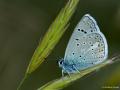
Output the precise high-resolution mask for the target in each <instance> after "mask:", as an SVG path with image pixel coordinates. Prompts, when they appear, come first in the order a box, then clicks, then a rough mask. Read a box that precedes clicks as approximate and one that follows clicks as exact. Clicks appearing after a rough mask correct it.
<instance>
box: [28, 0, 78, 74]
mask: <svg viewBox="0 0 120 90" xmlns="http://www.w3.org/2000/svg"><path fill="white" fill-rule="evenodd" d="M78 2H79V0H69V2H68V3H67V4H66V6H65V7H64V8H63V9H62V10H61V11H60V13H59V14H58V16H57V18H56V19H55V21H54V22H53V23H52V25H51V26H50V27H49V29H48V31H47V33H46V34H45V36H44V37H43V40H42V41H41V42H40V44H39V45H38V47H37V49H36V50H35V52H34V54H33V56H32V59H31V61H30V64H29V66H28V68H27V71H26V74H30V73H32V72H33V71H35V70H36V69H37V68H38V67H39V66H40V64H41V63H42V62H43V61H44V60H45V58H46V57H47V56H48V55H49V54H50V52H51V51H52V50H53V48H54V47H55V45H56V44H57V42H58V41H59V40H60V38H61V37H62V35H63V34H64V32H65V30H66V29H67V27H68V25H69V24H68V22H69V20H70V18H71V16H72V15H73V13H74V12H75V9H76V6H77V4H78Z"/></svg>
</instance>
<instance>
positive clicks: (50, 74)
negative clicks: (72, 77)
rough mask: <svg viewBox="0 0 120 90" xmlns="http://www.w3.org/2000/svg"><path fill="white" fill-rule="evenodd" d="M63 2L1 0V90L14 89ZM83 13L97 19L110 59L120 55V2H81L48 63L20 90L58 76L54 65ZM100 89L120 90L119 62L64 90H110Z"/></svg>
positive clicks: (106, 0) (28, 88)
mask: <svg viewBox="0 0 120 90" xmlns="http://www.w3.org/2000/svg"><path fill="white" fill-rule="evenodd" d="M66 2H67V0H11V1H9V0H0V90H16V88H17V86H18V85H19V83H20V80H21V79H22V78H23V76H24V73H25V71H26V68H27V65H28V63H29V61H30V59H31V56H32V54H33V52H34V50H35V49H36V47H37V45H38V43H39V41H40V40H41V39H42V37H43V35H44V33H45V32H46V31H47V29H48V27H49V25H50V24H51V23H52V22H53V20H54V19H55V17H56V16H57V14H58V13H59V11H60V9H61V8H62V7H63V6H65V4H66ZM86 13H89V14H91V15H92V16H93V17H94V18H95V19H96V21H97V22H98V25H99V27H100V29H101V31H102V32H103V33H104V34H105V36H106V38H107V41H108V45H109V58H111V57H113V56H116V55H118V54H119V53H120V51H119V50H120V0H80V3H79V4H78V7H77V10H76V12H75V14H74V16H73V17H72V19H71V21H70V22H71V25H70V27H69V28H68V29H67V31H66V32H65V34H64V36H63V37H62V39H61V40H60V42H59V43H58V44H57V46H56V47H55V49H54V50H53V52H52V53H51V54H50V56H49V57H48V58H47V60H46V61H45V62H44V63H43V64H42V65H41V66H40V67H39V69H37V70H36V71H35V72H33V74H32V75H31V76H30V78H29V79H27V80H26V81H25V83H24V85H23V87H22V90H36V89H37V88H38V87H40V86H42V85H43V84H45V83H47V82H48V81H51V80H54V79H56V78H59V77H61V69H60V68H59V67H58V63H57V62H58V60H59V59H60V58H62V57H63V56H64V52H65V48H66V45H67V43H68V40H69V37H70V35H71V33H72V31H73V29H74V27H75V26H76V24H77V23H78V21H79V20H80V19H81V17H82V16H83V15H84V14H86ZM103 86H113V87H114V86H119V89H117V90H120V62H118V63H115V64H113V65H111V66H107V67H105V68H103V69H101V70H98V71H97V72H95V73H93V74H91V75H88V76H86V77H83V78H82V79H80V80H78V81H76V82H75V83H73V84H72V85H71V86H69V87H66V88H65V89H64V90H73V89H74V90H109V89H103V88H102V87H103ZM110 90H112V89H110ZM113 90H116V89H113Z"/></svg>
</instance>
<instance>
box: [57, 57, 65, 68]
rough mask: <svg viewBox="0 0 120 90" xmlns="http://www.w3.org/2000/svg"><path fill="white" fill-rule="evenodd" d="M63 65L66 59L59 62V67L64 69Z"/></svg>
mask: <svg viewBox="0 0 120 90" xmlns="http://www.w3.org/2000/svg"><path fill="white" fill-rule="evenodd" d="M63 63H64V59H60V61H59V62H58V64H59V67H61V68H62V67H63Z"/></svg>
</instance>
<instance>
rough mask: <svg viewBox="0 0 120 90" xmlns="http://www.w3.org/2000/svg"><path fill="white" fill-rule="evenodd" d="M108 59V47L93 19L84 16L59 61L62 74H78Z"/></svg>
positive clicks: (87, 15)
mask: <svg viewBox="0 0 120 90" xmlns="http://www.w3.org/2000/svg"><path fill="white" fill-rule="evenodd" d="M107 57H108V45H107V41H106V38H105V36H104V35H103V33H102V32H101V31H100V29H99V27H98V25H97V23H96V21H95V19H94V18H93V17H92V16H90V15H89V14H86V15H84V16H83V18H82V19H81V20H80V22H79V23H78V25H77V26H76V28H75V30H74V32H73V34H72V36H71V38H70V40H69V43H68V45H67V48H66V51H65V56H64V58H63V59H61V60H60V61H59V66H60V67H61V68H62V72H63V73H68V74H69V73H78V72H79V71H81V70H84V69H86V68H89V67H92V66H94V65H96V64H100V63H101V62H103V61H104V60H106V59H107Z"/></svg>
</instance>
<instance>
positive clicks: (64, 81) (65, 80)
mask: <svg viewBox="0 0 120 90" xmlns="http://www.w3.org/2000/svg"><path fill="white" fill-rule="evenodd" d="M112 63H113V60H106V61H105V62H103V63H101V64H98V65H96V66H94V67H91V68H88V69H86V70H83V71H80V73H78V74H72V75H70V76H65V77H62V78H60V79H56V80H53V81H50V82H48V83H47V84H45V85H43V86H42V87H40V88H38V89H37V90H61V89H63V88H64V87H66V86H68V85H70V84H71V83H72V82H74V81H76V80H78V79H80V78H82V77H83V76H85V75H87V74H89V73H91V72H93V71H96V70H98V69H100V68H102V67H104V66H106V65H108V64H112Z"/></svg>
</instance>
